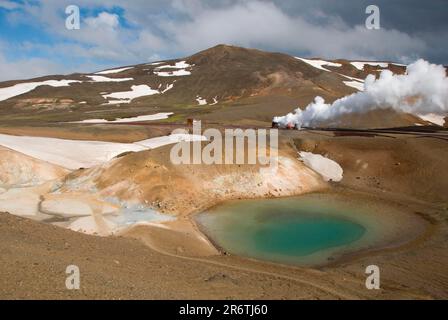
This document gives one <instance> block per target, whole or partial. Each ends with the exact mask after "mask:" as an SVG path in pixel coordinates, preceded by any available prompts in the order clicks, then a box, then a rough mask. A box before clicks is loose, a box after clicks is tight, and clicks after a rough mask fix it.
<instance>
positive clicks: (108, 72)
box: [95, 67, 134, 74]
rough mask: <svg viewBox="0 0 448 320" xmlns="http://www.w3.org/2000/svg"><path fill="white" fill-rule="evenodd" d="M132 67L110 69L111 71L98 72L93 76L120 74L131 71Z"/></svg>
mask: <svg viewBox="0 0 448 320" xmlns="http://www.w3.org/2000/svg"><path fill="white" fill-rule="evenodd" d="M133 68H134V67H126V68H120V69H111V70H104V71H100V72H96V73H95V74H112V73H120V72H123V71H126V70H130V69H133Z"/></svg>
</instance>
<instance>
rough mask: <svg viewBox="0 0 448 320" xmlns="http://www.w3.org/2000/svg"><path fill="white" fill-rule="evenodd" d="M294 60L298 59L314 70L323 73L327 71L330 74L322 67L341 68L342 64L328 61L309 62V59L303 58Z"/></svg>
mask: <svg viewBox="0 0 448 320" xmlns="http://www.w3.org/2000/svg"><path fill="white" fill-rule="evenodd" d="M296 59H299V60H301V61H303V62H305V63H308V64H309V65H311V66H313V67H314V68H317V69H320V70H323V71H328V72H331V70H328V69H325V68H324V67H323V66H329V67H338V68H339V67H342V64H340V63H334V62H330V61H325V60H311V59H304V58H299V57H296Z"/></svg>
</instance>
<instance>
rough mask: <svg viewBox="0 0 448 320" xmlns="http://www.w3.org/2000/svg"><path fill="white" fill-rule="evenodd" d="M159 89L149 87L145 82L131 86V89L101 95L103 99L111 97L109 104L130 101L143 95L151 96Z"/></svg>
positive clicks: (157, 92)
mask: <svg viewBox="0 0 448 320" xmlns="http://www.w3.org/2000/svg"><path fill="white" fill-rule="evenodd" d="M159 93H160V91H158V90H154V89H151V87H149V86H148V85H146V84H142V85H137V86H132V87H131V91H123V92H114V93H109V94H105V95H103V98H104V99H112V101H109V104H117V103H131V101H132V100H134V99H136V98H140V97H144V96H151V95H154V94H159Z"/></svg>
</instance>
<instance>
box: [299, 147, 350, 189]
mask: <svg viewBox="0 0 448 320" xmlns="http://www.w3.org/2000/svg"><path fill="white" fill-rule="evenodd" d="M299 155H300V158H299V160H302V161H303V163H304V164H305V165H306V166H307V167H309V168H311V169H312V170H314V171H316V172H317V173H319V174H320V175H321V176H322V177H323V178H324V180H325V181H335V182H339V181H341V180H342V177H343V173H344V171H343V170H342V168H341V166H340V165H339V164H338V163H337V162H336V161H333V160H331V159H328V158H326V157H324V156H322V155H320V154H314V153H311V152H305V151H302V152H299Z"/></svg>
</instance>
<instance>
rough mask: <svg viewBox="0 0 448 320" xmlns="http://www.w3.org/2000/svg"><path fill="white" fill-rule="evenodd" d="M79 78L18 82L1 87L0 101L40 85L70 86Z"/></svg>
mask: <svg viewBox="0 0 448 320" xmlns="http://www.w3.org/2000/svg"><path fill="white" fill-rule="evenodd" d="M79 82H81V81H78V80H47V81H40V82H25V83H18V84H15V85H13V86H11V87H6V88H0V101H4V100H8V99H10V98H12V97H15V96H19V95H21V94H24V93H27V92H30V91H32V90H34V89H36V88H37V87H40V86H51V87H68V86H69V85H70V84H71V83H79Z"/></svg>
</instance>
